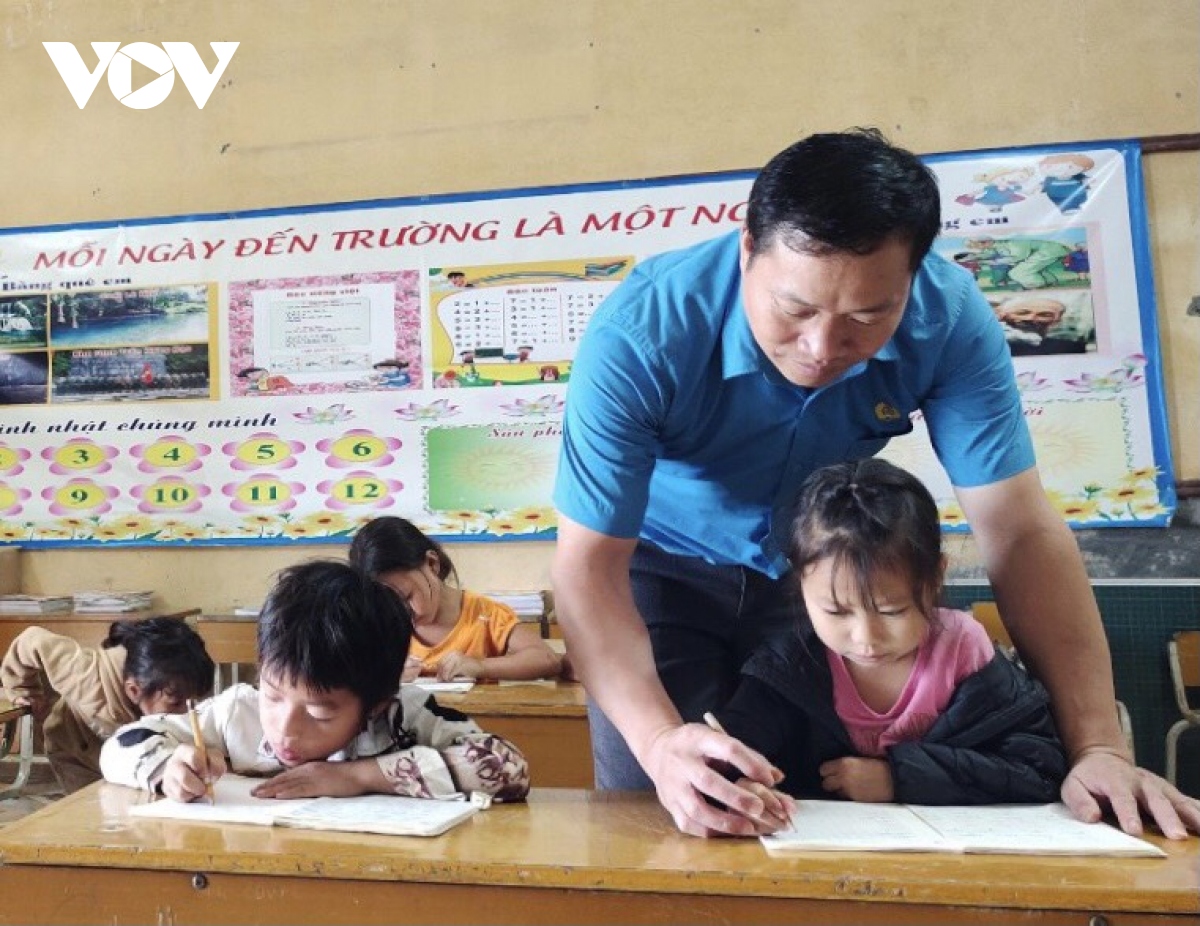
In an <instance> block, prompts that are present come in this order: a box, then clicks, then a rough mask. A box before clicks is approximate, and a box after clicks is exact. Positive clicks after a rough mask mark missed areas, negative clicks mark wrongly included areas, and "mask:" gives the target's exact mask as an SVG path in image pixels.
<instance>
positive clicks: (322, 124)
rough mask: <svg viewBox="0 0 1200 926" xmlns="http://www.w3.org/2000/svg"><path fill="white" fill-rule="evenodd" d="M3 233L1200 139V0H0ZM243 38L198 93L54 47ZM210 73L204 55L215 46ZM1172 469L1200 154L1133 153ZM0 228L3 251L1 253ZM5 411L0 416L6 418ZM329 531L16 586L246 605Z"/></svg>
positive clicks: (1197, 245)
mask: <svg viewBox="0 0 1200 926" xmlns="http://www.w3.org/2000/svg"><path fill="white" fill-rule="evenodd" d="M0 10H2V12H0V16H2V26H3V28H2V30H0V40H2V41H3V43H4V46H3V53H2V54H0V125H2V126H3V127H4V136H5V143H4V144H3V145H0V176H2V177H3V178H4V180H5V184H4V186H5V192H4V196H3V200H2V201H3V212H2V213H0V224H3V225H6V226H18V225H36V224H48V223H78V222H84V221H103V220H111V219H117V218H123V217H141V216H153V215H180V214H185V213H189V212H214V211H220V210H238V209H250V208H260V207H271V206H291V205H303V204H312V203H323V202H336V201H346V200H358V199H372V198H379V197H392V196H407V195H414V194H422V193H445V192H455V191H469V190H481V189H503V188H510V187H523V186H544V185H551V184H561V183H572V182H580V181H590V180H617V179H625V178H636V177H652V176H661V175H669V174H679V173H691V172H699V171H718V170H733V169H746V168H754V167H757V166H759V165H761V164H762V163H763V162H764V161H765V160H766V159H767V158H768V157H770V156H771V155H772V154H774V153H775V152H776V151H777V150H779V149H781V148H782V147H784V146H785V145H787V144H788V143H790V142H792V141H794V140H795V139H796V138H798V137H800V136H802V135H805V134H807V133H809V132H812V131H820V130H831V129H841V128H845V127H847V126H850V125H858V124H872V125H879V126H880V127H881V128H883V129H884V130H885V131H886V132H888V134H889V135H890V137H891V138H892V139H893V140H895V141H896V142H898V143H900V144H903V145H906V146H907V147H910V148H912V149H913V150H915V151H917V152H921V153H929V152H935V151H948V150H966V149H971V148H983V147H993V146H999V147H1003V146H1008V145H1019V144H1034V143H1048V142H1057V141H1072V140H1079V141H1088V140H1097V139H1104V138H1127V137H1145V136H1151V135H1167V134H1180V133H1192V132H1197V131H1200V4H1197V3H1196V2H1195V0H1072V2H1066V0H1008V2H1006V3H1004V4H988V3H980V2H977V0H859V2H845V0H738V2H730V0H608V2H600V0H492V2H485V0H475V2H472V0H427V2H414V0H393V2H386V0H337V2H334V0H309V2H305V0H253V2H248V0H104V2H102V3H98V2H94V0H53V2H51V0H20V2H17V0H6V2H4V3H3V5H2V6H0ZM103 40H107V41H116V40H119V41H121V42H122V43H128V42H133V41H147V42H154V43H159V42H162V41H188V42H192V43H193V44H196V45H197V46H199V47H202V48H205V49H207V45H206V44H204V43H207V42H209V41H239V42H241V46H240V48H239V49H238V51H237V54H236V55H235V57H234V59H233V62H232V63H231V65H230V67H229V69H228V71H227V72H226V74H225V77H224V79H223V80H222V83H221V86H220V87H219V88H218V89H217V90H216V91H215V92H214V94H213V96H212V98H211V100H210V101H209V103H208V105H207V106H206V107H205V109H204V110H203V111H200V110H197V109H196V107H195V104H194V103H193V102H192V101H191V99H190V97H189V96H188V95H187V93H186V92H185V91H184V90H183V88H182V85H181V84H177V86H176V89H175V91H174V92H173V93H172V95H171V96H170V97H169V98H168V99H167V100H166V101H165V102H164V103H163V104H162V105H160V106H159V107H157V108H156V109H153V110H145V111H135V110H130V109H126V108H125V107H123V106H121V105H120V104H119V103H118V102H117V101H116V100H114V99H113V97H112V95H111V94H110V93H109V92H108V88H107V83H106V82H104V81H102V82H101V85H100V86H99V87H98V88H97V90H96V93H95V95H94V96H93V98H92V101H91V102H90V103H89V104H88V106H87V108H86V109H85V110H83V111H80V110H79V109H78V108H77V107H76V106H75V104H74V102H73V101H72V100H71V98H70V96H69V94H68V93H67V91H66V88H65V87H64V85H63V83H62V81H61V80H60V79H59V77H58V75H57V73H56V72H55V71H54V69H53V67H52V65H51V63H50V60H49V58H48V57H47V55H46V53H45V51H44V50H43V49H42V47H41V43H42V42H43V41H72V42H75V43H76V44H77V45H80V44H81V43H86V42H89V41H103ZM209 63H210V64H211V59H210V60H209ZM1146 174H1147V182H1148V190H1149V193H1148V196H1149V201H1150V208H1151V225H1152V245H1153V254H1154V263H1155V271H1156V276H1157V281H1158V294H1159V317H1160V322H1161V329H1162V332H1163V338H1164V342H1165V344H1164V360H1165V369H1166V375H1167V380H1168V400H1169V404H1170V408H1169V412H1170V416H1171V421H1172V425H1173V427H1172V431H1173V436H1172V447H1173V451H1174V455H1175V462H1176V476H1177V477H1178V478H1190V479H1195V478H1197V477H1200V442H1198V441H1197V440H1196V439H1195V422H1196V421H1197V420H1200V390H1198V389H1197V379H1198V377H1200V319H1198V318H1194V317H1192V318H1189V317H1185V315H1184V309H1185V306H1186V305H1187V302H1188V300H1189V299H1190V298H1191V297H1192V295H1194V294H1197V293H1200V279H1197V276H1198V274H1200V238H1198V236H1197V224H1198V220H1200V216H1198V211H1200V154H1198V153H1196V152H1187V153H1181V154H1169V155H1156V156H1152V157H1150V158H1148V159H1147V170H1146ZM0 246H2V243H0ZM2 414H3V412H0V415H2ZM549 549H550V547H549V545H548V544H544V543H543V544H525V543H513V544H499V545H486V546H485V545H460V546H456V547H452V548H451V554H452V556H453V557H454V558H455V560H456V561H457V563H458V565H459V568H460V572H461V573H462V575H463V578H464V580H465V581H466V583H467V584H469V585H472V586H474V587H477V588H489V587H491V588H495V587H509V588H511V587H527V588H532V587H542V586H545V585H547V584H548V578H547V568H548V556H549ZM342 552H344V550H343V548H306V549H304V550H300V551H295V550H286V549H272V548H264V549H255V550H247V549H246V548H238V549H232V550H127V551H121V550H112V551H94V550H89V551H71V552H28V553H26V554H25V555H24V556H23V557H22V560H23V575H24V582H25V586H26V588H27V589H29V590H31V591H47V592H48V591H55V592H62V591H72V590H77V589H81V588H92V587H102V588H103V587H109V588H132V587H140V586H150V587H154V588H156V589H157V590H158V591H159V604H160V606H162V607H184V606H200V607H203V608H205V609H206V610H209V611H217V610H221V609H224V608H227V607H229V606H231V605H233V604H236V603H248V602H252V601H257V600H259V599H260V598H261V595H262V593H263V590H264V589H265V588H266V585H267V582H268V581H269V576H270V573H271V572H272V571H273V570H275V569H277V568H279V567H280V566H282V565H285V564H286V563H288V562H291V561H294V560H297V559H302V558H305V557H307V556H312V555H316V554H320V553H325V554H334V555H340V554H341V553H342Z"/></svg>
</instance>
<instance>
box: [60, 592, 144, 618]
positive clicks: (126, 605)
mask: <svg viewBox="0 0 1200 926" xmlns="http://www.w3.org/2000/svg"><path fill="white" fill-rule="evenodd" d="M153 598H154V592H76V593H75V597H74V600H75V610H76V612H78V613H80V614H126V613H129V612H131V611H145V610H147V609H149V607H150V604H151V601H152V600H153Z"/></svg>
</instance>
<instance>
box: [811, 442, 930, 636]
mask: <svg viewBox="0 0 1200 926" xmlns="http://www.w3.org/2000/svg"><path fill="white" fill-rule="evenodd" d="M828 557H832V558H833V561H834V571H835V574H836V572H837V571H839V570H841V569H843V568H845V569H850V570H851V571H852V572H853V573H854V577H855V580H856V582H857V584H858V590H859V600H861V601H874V595H873V594H872V589H871V576H872V573H874V572H875V571H876V570H878V569H896V570H902V571H903V573H905V574H907V575H908V577H909V580H910V582H911V583H912V596H913V601H914V602H916V603H917V606H918V607H919V608H920V609H921V612H922V613H923V614H924V615H925V616H926V617H927V618H929V619H931V620H932V619H933V616H934V607H935V605H936V603H937V597H938V593H939V591H940V590H941V585H942V573H943V559H942V529H941V522H940V519H939V517H938V510H937V503H936V502H934V500H933V496H932V495H930V494H929V490H928V489H926V488H925V486H924V485H923V484H922V483H921V481H920V480H919V479H917V478H916V477H915V476H913V475H912V474H911V473H909V472H907V471H905V470H903V469H901V468H900V467H898V466H894V465H892V464H891V463H888V462H887V461H886V460H879V459H875V458H869V459H866V460H859V461H857V462H852V463H835V464H834V465H832V466H826V467H824V468H822V469H819V470H817V471H816V472H814V473H813V474H812V475H810V476H809V477H808V478H807V479H806V480H805V481H804V485H803V486H801V488H800V499H799V502H798V503H797V516H796V521H795V524H794V525H793V527H792V549H791V560H792V568H793V569H795V571H796V575H797V576H803V574H804V572H805V570H806V569H808V567H809V566H811V565H813V564H814V563H816V562H818V561H819V560H822V559H826V558H828Z"/></svg>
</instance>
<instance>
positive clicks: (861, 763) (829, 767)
mask: <svg viewBox="0 0 1200 926" xmlns="http://www.w3.org/2000/svg"><path fill="white" fill-rule="evenodd" d="M819 771H820V772H821V787H822V788H824V789H825V790H826V791H832V792H833V793H835V794H840V795H841V796H842V797H844V798H846V799H848V800H851V801H860V802H862V803H864V804H886V803H889V802H891V801H893V800H895V799H896V787H895V784H894V783H893V782H892V769H891V766H889V765H888V764H887V762H886V761H885V760H883V759H863V758H859V757H858V756H847V757H846V758H844V759H834V760H833V761H832V762H825V763H822V765H821V768H820V769H819Z"/></svg>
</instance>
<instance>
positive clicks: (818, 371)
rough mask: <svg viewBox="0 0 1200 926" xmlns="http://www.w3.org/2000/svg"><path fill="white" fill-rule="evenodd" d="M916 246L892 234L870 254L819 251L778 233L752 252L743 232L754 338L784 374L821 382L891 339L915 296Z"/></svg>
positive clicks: (805, 383)
mask: <svg viewBox="0 0 1200 926" xmlns="http://www.w3.org/2000/svg"><path fill="white" fill-rule="evenodd" d="M911 257H912V249H911V247H910V246H909V244H908V243H907V242H905V241H901V240H899V239H889V240H888V241H887V242H886V243H884V244H882V245H881V246H880V247H879V248H878V249H877V250H875V251H874V252H873V253H871V254H865V255H858V254H834V255H828V256H822V257H817V256H814V255H811V254H802V253H800V252H798V251H795V250H793V249H792V248H790V247H788V246H787V245H786V244H784V243H783V241H781V240H780V239H779V238H776V239H775V240H774V241H773V242H772V243H771V244H770V246H769V247H768V248H766V249H765V250H763V251H762V252H761V253H759V254H757V255H755V256H753V257H751V255H750V237H749V233H748V232H746V231H744V230H743V232H742V240H741V268H742V301H743V302H744V303H745V306H746V318H747V320H748V321H749V323H750V330H751V332H752V333H753V334H754V340H755V341H756V342H757V343H758V346H759V347H760V348H762V351H763V353H765V354H766V355H767V357H768V358H769V359H770V361H771V363H773V364H774V365H775V368H776V369H777V370H779V372H780V374H782V375H783V377H784V378H785V379H786V380H788V382H790V383H793V384H794V385H797V386H802V387H804V388H807V389H817V388H819V387H821V386H826V385H828V384H829V383H831V382H833V381H834V380H835V379H837V378H838V377H839V376H841V375H842V374H843V373H845V372H846V370H848V369H850V367H852V366H854V365H855V364H857V363H861V362H862V361H864V360H866V359H868V358H869V357H873V356H874V355H875V354H876V353H878V351H879V349H880V348H881V347H883V345H884V344H886V343H887V342H888V339H889V338H891V336H892V334H894V333H895V331H896V328H897V327H898V326H899V324H900V319H901V317H902V316H903V314H904V307H905V305H906V304H907V303H908V293H909V289H910V288H911V286H912V270H911V269H910V266H909V262H910V260H911Z"/></svg>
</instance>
